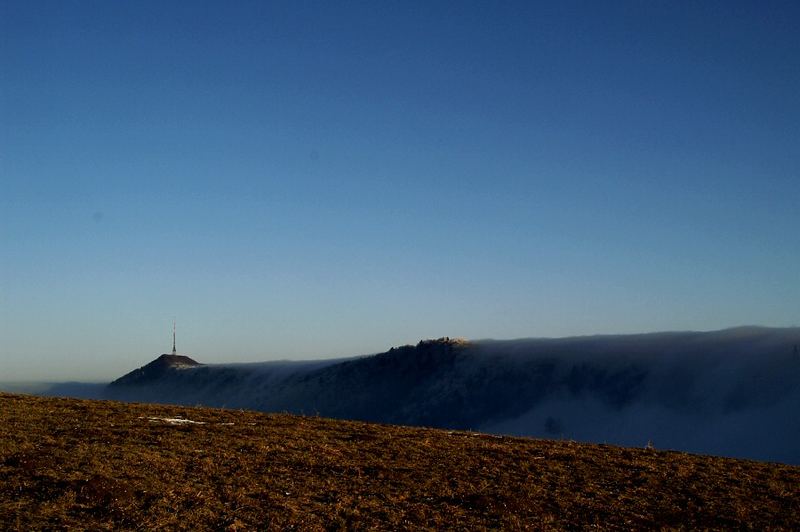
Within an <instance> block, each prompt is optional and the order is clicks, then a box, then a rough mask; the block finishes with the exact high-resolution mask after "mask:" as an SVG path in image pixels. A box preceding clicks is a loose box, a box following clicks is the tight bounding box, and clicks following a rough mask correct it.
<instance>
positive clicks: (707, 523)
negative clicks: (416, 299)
mask: <svg viewBox="0 0 800 532" xmlns="http://www.w3.org/2000/svg"><path fill="white" fill-rule="evenodd" d="M0 478H1V479H2V482H0V529H6V530H9V529H10V530H43V529H48V530H52V529H65V528H78V529H92V530H119V529H123V530H125V529H130V530H132V529H146V530H152V529H164V528H167V529H183V530H207V529H214V530H220V529H228V530H238V529H242V530H255V529H268V530H286V529H290V528H297V529H303V530H307V529H310V530H326V529H328V530H331V529H342V528H345V529H353V528H356V529H361V528H377V529H385V530H403V529H415V530H416V529H420V528H429V529H462V530H476V529H487V528H504V529H512V530H515V529H524V528H535V529H563V528H583V527H590V526H592V527H599V528H601V529H652V528H660V527H669V528H674V527H686V528H688V529H701V528H714V529H742V528H747V529H755V530H764V529H784V530H792V529H793V530H797V529H798V527H800V468H798V467H792V466H785V465H780V464H771V463H763V462H753V461H747V460H733V459H725V458H714V457H706V456H697V455H690V454H684V453H676V452H663V451H656V450H647V449H626V448H620V447H613V446H608V445H586V444H577V443H574V442H569V441H546V440H533V439H520V438H507V437H497V436H487V435H482V434H476V433H470V432H453V431H443V430H433V429H422V428H409V427H397V426H390V425H374V424H368V423H362V422H350V421H334V420H330V419H324V418H316V417H298V416H291V415H283V414H280V415H276V414H260V413H254V412H245V411H232V410H215V409H208V408H187V407H176V406H163V405H143V404H123V403H115V402H107V401H86V400H75V399H52V398H37V397H32V396H20V395H8V394H0Z"/></svg>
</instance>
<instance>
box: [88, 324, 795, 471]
mask: <svg viewBox="0 0 800 532" xmlns="http://www.w3.org/2000/svg"><path fill="white" fill-rule="evenodd" d="M798 345H800V328H785V329H776V328H763V327H740V328H735V329H727V330H722V331H714V332H669V333H654V334H638V335H609V336H587V337H574V338H560V339H524V340H510V341H494V340H481V341H469V342H467V341H461V340H451V339H449V338H443V339H439V340H428V341H422V342H420V343H418V344H417V345H409V346H402V347H398V348H392V349H390V350H389V351H387V352H385V353H381V354H377V355H373V356H366V357H359V358H352V359H345V360H335V361H316V362H269V363H263V364H241V365H235V364H227V365H213V364H199V363H197V362H195V361H194V360H191V359H188V358H187V359H186V360H183V361H177V360H172V359H170V358H168V357H170V355H163V356H162V357H160V358H159V359H157V360H156V361H154V362H152V363H150V364H148V365H146V366H144V367H143V368H140V369H139V370H135V371H134V372H131V373H129V374H128V375H126V376H124V377H122V378H120V379H118V380H116V381H114V382H113V383H111V385H109V387H108V388H107V390H106V391H105V394H104V397H107V398H113V399H120V400H126V401H149V402H160V403H173V404H185V405H208V406H223V407H229V408H247V409H255V410H261V411H266V412H284V411H285V412H291V413H305V414H319V415H322V416H327V417H333V418H342V419H357V420H363V421H373V422H380V423H393V424H405V425H417V426H429V427H439V428H450V429H473V430H481V431H486V432H492V433H501V434H515V435H526V436H539V437H548V438H566V439H575V440H580V441H594V442H608V443H615V444H621V445H633V446H644V445H645V444H647V442H648V441H650V442H653V443H654V444H655V445H656V446H658V447H661V448H670V449H680V450H686V451H692V452H700V453H706V454H717V455H725V456H736V457H747V458H754V459H760V460H772V461H783V462H787V463H796V464H800V416H797V412H798V411H800V354H798V352H797V346H798ZM165 357H167V358H165ZM178 362H180V363H179V364H178Z"/></svg>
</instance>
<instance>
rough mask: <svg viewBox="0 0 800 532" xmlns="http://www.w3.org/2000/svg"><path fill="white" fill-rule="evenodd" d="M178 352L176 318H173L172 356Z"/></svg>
mask: <svg viewBox="0 0 800 532" xmlns="http://www.w3.org/2000/svg"><path fill="white" fill-rule="evenodd" d="M177 354H178V351H177V350H176V349H175V320H172V356H175V355H177Z"/></svg>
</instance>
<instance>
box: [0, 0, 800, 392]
mask: <svg viewBox="0 0 800 532" xmlns="http://www.w3.org/2000/svg"><path fill="white" fill-rule="evenodd" d="M798 23H800V8H799V7H798V5H797V4H796V3H794V2H769V3H763V2H751V3H739V2H609V3H605V2H603V3H598V2H577V3H574V2H552V3H538V2H342V3H335V2H319V3H316V2H313V3H312V2H277V3H268V2H162V1H159V2H143V1H141V2H140V1H137V2H64V1H58V2H32V1H25V2H14V1H9V2H3V3H2V5H1V6H0V356H1V357H2V361H3V362H2V365H3V368H2V370H0V380H15V379H34V380H35V379H67V378H68V379H81V378H83V379H104V378H111V377H115V376H117V375H119V374H121V373H123V372H125V371H128V370H129V369H132V368H133V367H137V366H139V365H142V364H144V363H145V362H147V361H148V360H149V359H150V358H152V357H153V356H154V355H156V354H158V353H161V352H165V351H168V350H169V348H170V342H171V320H172V318H173V317H176V318H177V320H178V330H179V333H178V343H179V346H178V347H179V350H180V351H183V352H186V353H189V354H192V355H193V356H195V357H196V358H197V359H199V360H202V361H209V362H224V361H249V360H268V359H275V358H316V357H327V356H341V355H352V354H361V353H371V352H377V351H383V350H385V349H387V348H388V347H390V346H392V345H397V344H402V343H409V342H416V341H418V340H419V339H420V338H426V337H438V336H445V335H449V336H465V337H469V338H486V337H494V338H513V337H526V336H562V335H572V334H593V333H617V332H639V331H652V330H666V329H713V328H722V327H726V326H732V325H741V324H763V325H774V326H787V325H796V324H800V274H799V273H798V272H800V267H799V265H800V237H798V228H800V97H798V95H800V36H798V34H797V31H796V28H797V26H798Z"/></svg>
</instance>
